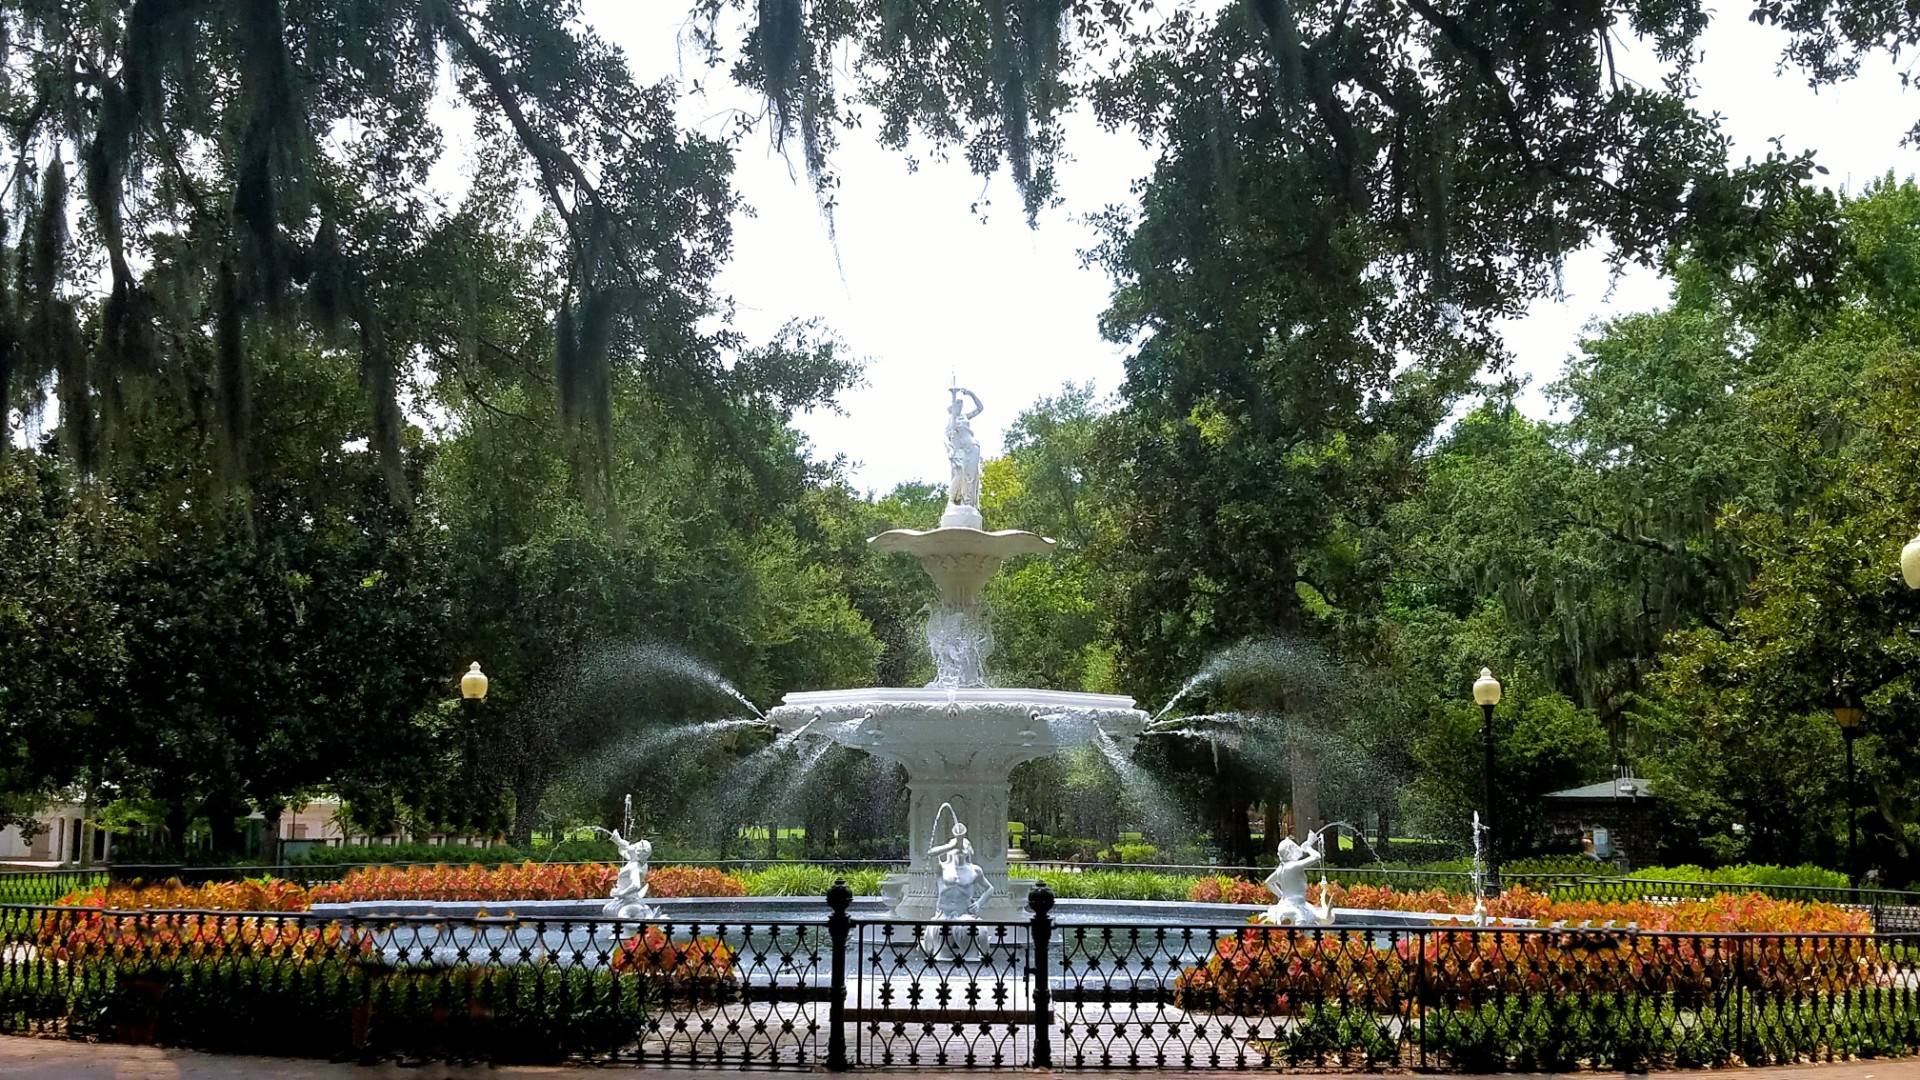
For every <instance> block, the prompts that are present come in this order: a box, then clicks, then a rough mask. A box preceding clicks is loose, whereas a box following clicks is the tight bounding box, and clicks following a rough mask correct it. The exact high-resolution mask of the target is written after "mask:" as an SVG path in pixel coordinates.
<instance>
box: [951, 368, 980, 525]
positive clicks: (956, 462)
mask: <svg viewBox="0 0 1920 1080" xmlns="http://www.w3.org/2000/svg"><path fill="white" fill-rule="evenodd" d="M947 393H948V394H949V395H951V400H949V401H948V402H947V465H948V467H949V468H950V470H951V478H950V479H949V480H948V481H947V502H948V503H949V504H950V505H953V506H979V505H980V442H979V440H977V439H975V438H974V437H973V425H972V424H970V423H968V421H970V420H972V419H973V418H974V417H976V416H979V415H980V408H981V406H980V398H979V396H978V395H976V394H975V393H974V392H973V391H971V390H968V389H967V388H965V387H963V386H956V387H953V388H952V389H951V390H948V391H947ZM963 398H964V399H965V400H964V401H963V400H962V399H963ZM968 401H971V402H972V403H973V409H972V411H970V412H969V411H968V410H967V402H968Z"/></svg>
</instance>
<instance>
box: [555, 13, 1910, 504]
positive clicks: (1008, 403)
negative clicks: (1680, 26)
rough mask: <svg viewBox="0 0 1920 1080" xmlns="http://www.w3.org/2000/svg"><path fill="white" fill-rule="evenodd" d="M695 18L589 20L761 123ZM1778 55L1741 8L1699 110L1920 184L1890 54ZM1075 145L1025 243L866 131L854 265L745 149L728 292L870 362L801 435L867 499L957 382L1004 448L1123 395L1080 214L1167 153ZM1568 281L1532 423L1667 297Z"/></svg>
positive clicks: (850, 186) (1102, 135)
mask: <svg viewBox="0 0 1920 1080" xmlns="http://www.w3.org/2000/svg"><path fill="white" fill-rule="evenodd" d="M679 7H680V5H675V4H671V3H664V4H663V3H646V4H634V3H630V2H628V0H587V3H586V5H585V14H586V18H587V20H588V22H590V23H591V24H592V25H593V26H594V27H595V28H596V29H597V30H598V31H599V32H600V33H601V34H602V35H603V36H605V37H607V38H608V39H609V40H611V41H613V42H614V43H616V44H618V45H620V46H621V47H622V48H623V49H625V50H626V52H627V54H628V57H629V59H630V61H631V62H632V64H633V67H634V71H635V74H636V76H638V77H639V78H641V79H645V80H651V79H655V78H660V77H665V76H678V77H685V78H699V79H700V80H701V81H702V82H703V84H704V85H705V86H706V87H707V88H708V89H707V93H706V94H705V95H704V96H697V97H696V96H689V97H688V98H686V99H685V100H684V101H683V104H682V107H681V112H682V119H683V121H684V122H686V123H688V124H690V125H693V126H695V127H698V128H699V129H701V130H703V131H705V132H707V133H709V134H712V135H716V136H718V135H722V134H724V133H725V132H726V131H727V125H728V124H729V123H730V122H731V120H730V116H731V110H732V109H735V108H747V109H752V110H756V111H757V110H758V109H759V103H758V101H757V100H756V99H754V98H752V97H751V96H747V95H743V94H742V93H740V92H739V91H738V90H737V89H736V88H734V87H732V86H731V84H730V83H729V82H728V80H727V79H726V78H725V77H724V74H723V73H718V72H715V73H709V72H707V71H705V70H704V69H703V68H702V67H700V66H699V64H698V62H697V60H696V58H695V57H694V56H693V54H692V52H691V51H688V52H687V53H686V56H685V60H684V63H683V59H682V54H681V51H680V49H679V47H678V45H677V43H676V39H677V36H678V35H679V33H680V31H681V28H682V25H683V19H684V15H683V14H681V13H680V12H679V11H678V10H676V9H677V8H679ZM1781 41H1782V35H1779V34H1778V33H1776V32H1774V31H1771V30H1768V29H1766V28H1762V27H1756V26H1754V25H1753V24H1751V23H1749V22H1748V21H1747V20H1746V18H1745V7H1744V6H1735V7H1732V8H1729V9H1727V10H1726V12H1725V13H1724V14H1722V15H1721V16H1720V17H1719V18H1717V19H1716V20H1715V21H1714V23H1713V26H1712V29H1711V30H1710V31H1709V32H1708V33H1707V35H1706V37H1705V39H1704V49H1705V57H1704V61H1703V62H1702V63H1701V64H1700V65H1699V67H1698V68H1697V69H1696V77H1697V79H1698V80H1699V82H1700V94H1699V106H1700V107H1701V108H1702V109H1703V110H1707V111H1715V112H1719V113H1720V114H1722V116H1723V117H1724V118H1725V124H1726V130H1727V132H1728V134H1729V135H1730V136H1731V137H1732V138H1733V140H1734V152H1735V155H1736V157H1744V156H1753V157H1759V156H1761V155H1763V154H1765V153H1766V152H1767V150H1768V149H1769V144H1768V140H1769V139H1770V138H1773V137H1776V136H1778V137H1780V138H1781V139H1782V140H1783V141H1784V144H1785V147H1786V149H1788V150H1789V151H1794V150H1800V149H1811V150H1813V151H1815V152H1816V153H1817V154H1818V158H1819V160H1820V162H1821V163H1822V164H1824V165H1825V166H1826V167H1827V169H1828V170H1829V173H1830V175H1829V176H1828V177H1826V178H1825V179H1826V181H1827V182H1829V183H1832V184H1834V185H1836V186H1844V187H1847V188H1849V189H1858V188H1859V187H1860V186H1861V185H1863V184H1864V183H1866V182H1867V181H1868V180H1871V179H1873V178H1874V177H1876V176H1879V175H1881V174H1883V173H1885V172H1886V171H1888V170H1889V169H1892V170H1893V171H1894V173H1895V174H1896V175H1898V176H1900V177H1902V178H1904V177H1907V176H1909V175H1911V174H1913V173H1914V172H1915V171H1916V167H1917V164H1920V154H1917V153H1916V152H1915V151H1914V150H1912V149H1910V148H1908V147H1905V146H1902V145H1901V136H1902V135H1903V134H1904V133H1905V131H1906V130H1907V128H1908V126H1909V125H1910V124H1911V123H1912V122H1913V120H1914V119H1915V118H1916V116H1920V95H1907V94H1903V93H1902V92H1901V87H1900V83H1899V77H1898V73H1897V69H1896V68H1895V67H1894V66H1893V64H1892V63H1891V62H1890V61H1888V60H1886V59H1885V58H1883V57H1874V58H1872V59H1870V60H1869V61H1868V62H1867V63H1866V64H1865V65H1864V71H1863V73H1862V76H1861V77H1860V78H1859V79H1857V80H1855V81H1854V82H1852V83H1849V84H1847V85H1844V86H1841V87H1839V88H1833V87H1829V88H1826V89H1825V90H1823V91H1821V92H1820V93H1819V94H1815V93H1814V92H1813V91H1812V90H1810V89H1808V88H1807V86H1806V82H1805V79H1804V78H1802V77H1801V76H1800V75H1799V74H1797V73H1796V72H1793V71H1788V72H1786V73H1784V74H1776V68H1777V63H1776V62H1777V58H1778V57H1779V54H1780V45H1781ZM1616 55H1619V56H1620V62H1621V64H1622V67H1623V68H1625V69H1626V70H1628V71H1629V72H1632V71H1634V70H1635V69H1636V68H1639V69H1640V70H1643V71H1644V72H1645V73H1646V77H1647V78H1651V77H1653V74H1654V69H1653V67H1652V64H1653V63H1654V61H1653V58H1652V56H1651V51H1650V50H1648V49H1645V48H1644V47H1643V48H1640V49H1638V50H1637V51H1636V50H1633V49H1627V50H1625V51H1624V52H1623V51H1622V50H1621V48H1620V47H1619V46H1616ZM1067 147H1068V150H1069V152H1070V153H1071V154H1072V155H1073V160H1071V161H1069V162H1066V163H1065V164H1063V165H1062V167H1061V169H1060V173H1059V189H1060V192H1061V194H1062V195H1063V197H1064V199H1065V205H1064V206H1062V207H1060V208H1057V209H1054V210H1050V211H1048V212H1047V213H1045V214H1044V215H1043V216H1042V217H1041V219H1040V224H1039V228H1037V229H1029V228H1028V227H1027V225H1026V222H1025V219H1024V217H1023V216H1022V214H1021V213H1020V212H1019V205H1018V199H1017V196H1016V195H1015V193H1014V191H1013V185H1012V183H1011V182H1010V181H1008V180H1007V179H1006V178H1005V177H1004V176H1001V177H996V178H994V179H993V180H991V181H990V182H987V183H986V184H984V185H983V184H982V182H981V181H980V179H979V178H977V177H975V176H973V175H972V174H971V173H970V172H969V171H968V169H967V167H966V165H965V163H964V162H962V161H953V162H949V163H941V162H936V161H922V163H921V165H920V168H919V169H918V170H917V171H909V169H908V165H907V162H906V161H905V160H904V159H903V158H902V157H901V156H900V155H898V154H895V153H892V152H890V151H887V150H883V149H881V148H880V147H878V146H877V145H875V144H874V143H873V142H872V140H871V139H870V138H869V137H867V136H866V135H865V134H863V133H861V132H852V133H848V134H846V135H845V136H843V138H842V142H841V146H840V148H839V149H838V151H836V153H835V154H834V158H833V164H834V167H835V170H836V171H837V173H838V174H839V176H840V178H841V187H840V192H839V208H838V210H837V212H836V215H835V221H836V225H837V233H838V244H837V248H838V259H837V261H836V257H835V244H834V243H832V242H830V240H829V238H828V235H827V229H826V226H825V224H824V222H823V220H822V218H821V216H820V214H819V212H818V210H817V209H816V207H815V204H814V200H813V194H812V190H811V188H810V186H809V185H808V184H807V182H806V180H805V178H804V176H799V175H797V172H798V170H797V166H796V165H793V164H790V163H789V162H788V161H787V160H785V159H784V158H782V157H780V156H779V155H777V154H775V153H774V152H773V151H772V150H771V148H770V147H768V146H767V145H766V143H765V141H764V140H761V139H758V138H753V139H749V140H748V142H747V143H746V144H745V145H743V146H742V147H741V152H740V154H739V160H738V172H737V176H736V183H737V185H738V187H739V189H740V191H741V193H742V194H743V196H744V198H745V200H746V202H747V203H748V204H749V205H751V206H752V208H753V213H752V215H751V216H746V217H742V219H741V220H740V221H739V222H738V223H737V230H736V234H735V252H734V258H733V262H732V264H731V266H730V267H729V268H728V269H727V271H726V272H725V274H724V276H723V281H722V285H723V287H724V289H725V290H726V291H727V292H729V293H731V294H732V296H733V297H734V298H735V300H736V302H737V303H738V305H739V310H738V318H737V323H738V325H739V327H740V328H741V329H742V330H743V331H745V332H746V333H747V334H748V335H749V336H750V337H752V338H754V339H764V338H766V337H768V336H770V335H771V334H772V333H773V331H775V330H776V329H778V328H779V327H780V326H781V325H782V324H783V323H785V322H786V321H788V320H789V319H794V318H809V317H815V316H817V317H820V318H822V319H823V320H825V322H826V323H827V324H828V325H829V326H830V327H831V328H832V329H833V330H834V331H835V332H837V333H838V334H839V335H840V336H841V337H842V338H844V339H845V341H846V342H847V344H848V346H849V347H850V350H851V352H852V353H853V355H855V356H856V357H859V358H861V359H863V360H864V361H865V363H866V369H865V385H864V386H862V387H860V388H859V389H857V390H855V391H853V392H852V393H850V394H848V395H847V396H846V397H845V399H844V406H845V414H844V415H835V414H830V413H818V414H814V415H809V416H806V417H803V418H802V419H801V421H800V427H801V428H802V429H803V430H804V431H805V432H806V433H807V434H808V435H809V436H810V437H811V438H812V439H813V442H814V445H815V448H816V450H817V451H818V452H819V453H820V454H821V455H823V456H832V455H835V454H844V455H845V456H846V457H847V458H848V459H849V462H850V463H851V465H852V470H851V471H852V475H853V477H854V479H855V481H856V482H857V483H859V484H860V485H862V486H864V487H868V488H875V489H881V490H884V489H886V488H889V487H891V486H893V485H894V484H896V483H898V482H900V481H903V480H916V479H940V478H942V476H943V474H944V466H945V460H944V454H943V450H942V447H941V436H940V428H941V424H942V421H943V419H944V418H943V415H942V413H943V409H944V407H945V401H946V395H945V387H946V386H947V384H948V380H949V379H950V378H951V377H952V376H953V375H954V374H956V373H957V374H958V376H959V378H960V381H961V382H962V383H963V384H965V385H968V386H970V387H972V388H973V389H974V390H975V391H976V392H977V393H978V394H979V395H980V397H981V398H982V400H983V401H984V402H985V404H986V410H987V411H986V412H985V413H984V414H983V415H982V416H981V417H980V418H979V419H978V420H976V421H975V422H974V428H975V430H976V432H977V433H978V434H979V435H980V437H981V442H982V445H983V447H984V448H985V449H986V450H987V451H988V452H989V453H993V452H996V451H997V450H998V449H999V447H1000V444H1001V438H1002V434H1003V431H1004V429H1005V425H1006V423H1007V422H1008V421H1009V420H1011V419H1012V418H1013V417H1014V416H1015V415H1016V414H1017V413H1018V412H1019V411H1020V410H1021V409H1022V408H1024V407H1026V406H1027V405H1028V404H1030V403H1031V402H1032V401H1034V399H1036V398H1038V397H1040V396H1042V395H1046V394H1051V393H1053V392H1055V391H1056V390H1057V389H1058V388H1059V387H1060V385H1061V384H1062V383H1065V382H1087V381H1092V382H1093V383H1095V384H1096V386H1097V387H1098V388H1099V389H1100V390H1101V391H1102V392H1103V393H1105V392H1110V391H1112V390H1113V389H1114V388H1115V387H1116V386H1117V385H1118V383H1119V381H1120V378H1121V374H1122V369H1121V362H1122V356H1123V351H1122V350H1121V349H1120V348H1118V347H1116V346H1114V345H1111V344H1109V343H1108V342H1106V341H1104V340H1103V339H1102V338H1101V337H1100V334H1099V328H1098V325H1097V319H1098V317H1099V314H1100V312H1101V311H1102V310H1103V309H1104V308H1105V306H1106V303H1107V296H1108V290H1109V279H1108V277H1107V275H1106V274H1105V273H1104V272H1103V271H1101V270H1100V269H1098V268H1094V267H1083V266H1082V265H1081V259H1080V252H1081V251H1082V250H1083V249H1084V248H1085V247H1087V246H1088V244H1089V243H1090V242H1091V240H1092V237H1093V233H1092V230H1091V229H1090V228H1089V227H1088V226H1087V225H1086V224H1085V221H1084V216H1085V215H1086V214H1088V213H1090V212H1092V211H1096V210H1099V209H1100V208H1102V207H1104V206H1106V205H1109V204H1114V203H1121V204H1131V203H1132V201H1133V200H1132V196H1131V194H1130V191H1129V185H1130V184H1131V183H1132V181H1133V180H1134V179H1135V178H1137V177H1140V176H1143V175H1145V174H1146V172H1147V171H1148V169H1149V167H1150V165H1151V161H1152V159H1151V156H1150V155H1149V154H1148V152H1147V151H1146V150H1145V149H1144V148H1143V147H1141V146H1140V144H1139V143H1138V142H1137V141H1136V140H1134V139H1133V138H1131V137H1130V136H1127V135H1124V134H1108V133H1106V132H1103V131H1101V130H1099V128H1098V127H1097V126H1096V125H1094V124H1093V123H1091V122H1090V121H1086V120H1084V119H1080V120H1079V121H1078V122H1075V123H1073V124H1071V126H1070V128H1069V138H1068V140H1067ZM983 195H985V196H986V197H987V198H989V199H990V200H991V204H992V205H991V207H990V209H989V212H988V215H987V220H986V221H985V222H984V223H983V222H982V221H981V220H980V219H979V218H978V217H976V216H975V215H974V214H973V213H972V212H971V210H970V205H971V204H972V203H974V202H975V201H976V200H978V199H980V198H981V197H982V196H983ZM1564 283H1565V291H1566V294H1567V295H1566V298H1565V300H1564V301H1555V300H1542V301H1539V302H1537V303H1536V304H1534V306H1533V307H1532V309H1531V310H1529V311H1528V313H1527V314H1526V316H1525V317H1523V318H1521V319H1518V320H1515V321H1514V322H1512V323H1511V324H1510V325H1509V326H1508V327H1507V340H1508V343H1509V345H1510V347H1511V348H1512V350H1513V352H1514V354H1515V355H1516V357H1517V358H1518V363H1517V366H1518V373H1519V374H1521V375H1522V376H1523V377H1526V378H1528V379H1529V380H1531V388H1530V390H1529V391H1528V393H1527V394H1526V395H1525V396H1524V397H1523V399H1522V400H1523V404H1525V405H1526V406H1527V407H1528V408H1529V409H1530V410H1532V411H1535V412H1542V413H1544V411H1545V409H1546V405H1545V402H1544V399H1543V398H1542V397H1541V396H1540V394H1539V388H1540V387H1541V386H1544V385H1545V384H1546V383H1547V382H1550V381H1551V380H1552V379H1553V378H1554V377H1555V376H1556V375H1557V374H1558V372H1559V371H1560V369H1561V367H1562V366H1563V364H1564V363H1565V360H1566V357H1567V356H1568V354H1569V353H1570V352H1571V351H1572V350H1573V348H1574V346H1575V343H1576V341H1577V340H1578V338H1579V336H1580V332H1581V328H1582V327H1583V326H1585V325H1586V324H1587V323H1588V322H1589V321H1590V320H1592V319H1594V318H1596V317H1608V316H1611V315H1613V314H1616V313H1625V312H1629V311H1642V310H1646V309H1649V308H1652V307H1655V306H1657V305H1659V304H1660V303H1661V302H1662V301H1663V300H1664V299H1665V297H1666V284H1665V282H1664V281H1662V280H1661V279H1660V278H1659V276H1658V275H1656V274H1654V273H1652V272H1650V271H1634V272H1630V273H1629V274H1627V275H1625V276H1623V277H1622V278H1620V279H1618V280H1614V279H1613V278H1612V277H1611V276H1610V273H1609V271H1608V270H1607V268H1606V266H1605V263H1604V260H1603V259H1602V258H1601V257H1600V255H1599V254H1598V253H1597V252H1585V253H1582V254H1580V255H1578V256H1576V257H1575V258H1573V259H1571V260H1569V262H1568V264H1567V266H1566V269H1565V275H1564Z"/></svg>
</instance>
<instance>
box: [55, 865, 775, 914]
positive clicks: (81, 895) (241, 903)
mask: <svg viewBox="0 0 1920 1080" xmlns="http://www.w3.org/2000/svg"><path fill="white" fill-rule="evenodd" d="M617 873H618V870H617V868H616V867H613V866H608V865H604V864H600V863H534V862H526V863H520V864H518V865H505V866H492V867H489V866H478V865H470V866H446V865H440V866H404V867H402V866H366V867H358V868H356V869H354V870H350V871H348V872H347V875H346V876H345V877H344V878H342V879H341V880H340V881H338V882H332V883H328V884H324V885H315V886H312V887H311V888H308V887H304V886H301V885H299V884H297V883H295V882H291V881H283V880H280V879H278V878H263V879H257V880H247V881H216V882H209V883H207V884H204V885H182V884H181V883H180V881H179V880H178V879H170V880H168V881H164V882H159V883H156V884H151V885H109V886H102V887H98V888H91V889H81V890H78V891H76V892H72V893H69V894H67V895H66V896H64V897H61V898H60V900H59V901H58V902H59V903H60V904H63V905H68V906H79V907H92V908H105V909H108V910H114V911H141V910H154V909H161V908H170V909H185V910H192V911H304V910H306V909H307V908H309V907H310V906H312V905H313V904H338V903H350V902H354V901H364V900H451V901H474V902H481V903H487V902H505V901H510V900H584V899H591V898H594V897H603V896H606V895H607V894H608V892H609V891H610V890H611V889H612V887H613V882H614V878H615V876H616V874H617ZM647 891H648V893H649V895H651V896H655V897H660V898H662V899H666V898H671V897H680V896H745V895H746V893H747V889H746V884H745V883H744V882H742V881H741V880H740V879H739V878H738V877H737V876H735V875H733V874H728V873H724V872H722V871H719V870H715V869H712V868H710V867H700V866H665V867H661V868H659V869H657V870H654V871H653V872H652V873H651V874H649V875H648V876H647Z"/></svg>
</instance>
